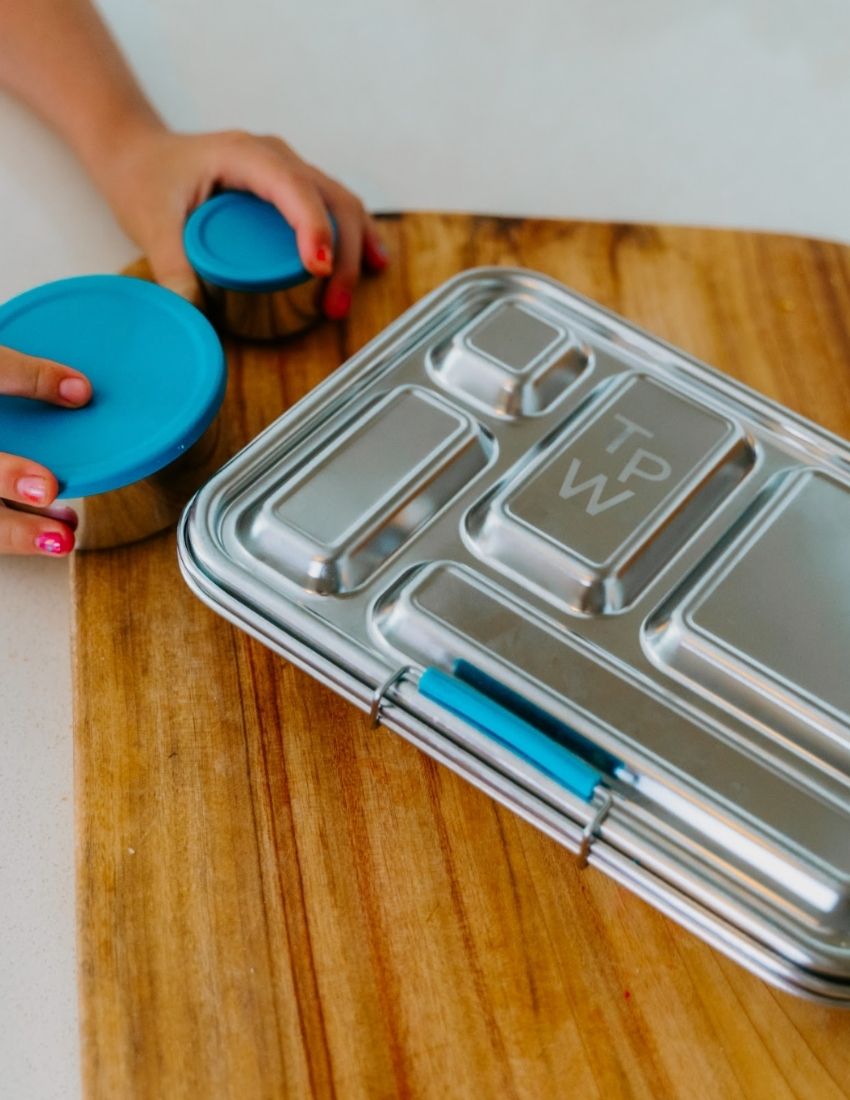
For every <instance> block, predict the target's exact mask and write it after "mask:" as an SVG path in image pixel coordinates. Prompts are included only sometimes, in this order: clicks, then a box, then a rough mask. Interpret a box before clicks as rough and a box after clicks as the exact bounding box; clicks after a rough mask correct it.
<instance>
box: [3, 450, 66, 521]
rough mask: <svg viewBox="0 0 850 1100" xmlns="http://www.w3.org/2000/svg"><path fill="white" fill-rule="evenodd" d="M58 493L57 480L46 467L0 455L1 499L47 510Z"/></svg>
mask: <svg viewBox="0 0 850 1100" xmlns="http://www.w3.org/2000/svg"><path fill="white" fill-rule="evenodd" d="M58 491H59V485H58V484H57V481H56V478H55V477H54V476H53V474H52V473H51V472H50V470H48V469H47V468H46V467H45V466H41V465H39V463H37V462H32V461H30V459H28V458H19V457H18V456H17V455H7V454H2V453H0V498H2V499H4V500H13V501H16V502H17V503H18V504H28V505H31V506H33V507H35V508H45V507H47V505H49V504H52V503H53V501H54V500H55V499H56V494H57V493H58Z"/></svg>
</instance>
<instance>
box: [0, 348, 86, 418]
mask: <svg viewBox="0 0 850 1100" xmlns="http://www.w3.org/2000/svg"><path fill="white" fill-rule="evenodd" d="M0 393H5V394H8V395H9V396H10V397H31V398H34V399H35V400H36V401H49V402H50V403H51V404H52V405H64V406H66V407H68V408H76V407H78V406H79V405H85V404H86V403H87V402H88V401H89V400H90V398H91V393H92V389H91V382H89V380H88V379H87V378H86V376H85V375H84V374H81V373H80V372H79V371H77V370H73V369H72V368H71V367H65V366H62V364H61V363H54V362H53V361H52V360H51V359H39V358H36V357H35V356H32V355H23V354H22V353H21V352H19V351H14V350H13V349H12V348H6V347H0Z"/></svg>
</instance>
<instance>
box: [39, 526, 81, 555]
mask: <svg viewBox="0 0 850 1100" xmlns="http://www.w3.org/2000/svg"><path fill="white" fill-rule="evenodd" d="M35 547H36V549H37V550H40V551H41V553H42V554H67V553H68V551H69V550H73V548H74V536H73V535H66V534H64V532H62V531H44V532H43V533H42V534H40V535H39V536H38V538H37V539H36V540H35Z"/></svg>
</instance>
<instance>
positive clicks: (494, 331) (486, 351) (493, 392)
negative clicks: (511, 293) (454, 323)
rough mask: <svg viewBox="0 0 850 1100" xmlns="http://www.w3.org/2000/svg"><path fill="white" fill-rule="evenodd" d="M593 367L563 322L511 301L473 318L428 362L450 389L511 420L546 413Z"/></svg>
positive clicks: (586, 352)
mask: <svg viewBox="0 0 850 1100" xmlns="http://www.w3.org/2000/svg"><path fill="white" fill-rule="evenodd" d="M588 365H589V353H588V351H587V349H586V348H582V347H580V346H579V345H578V344H577V343H576V341H575V339H574V337H573V336H572V334H571V333H570V331H569V330H568V329H567V328H565V327H564V326H563V324H562V323H561V324H558V323H557V322H556V321H554V320H553V319H552V318H551V317H547V316H545V315H544V314H542V313H541V312H540V311H539V309H538V310H534V309H533V308H530V307H529V305H528V304H527V303H523V302H522V301H521V300H511V299H510V298H506V299H503V300H500V301H497V302H495V303H494V304H493V305H492V306H491V307H490V308H489V309H485V310H484V311H483V312H482V313H480V314H478V313H476V314H474V315H473V319H472V322H471V324H469V325H467V326H466V327H465V328H462V329H461V330H460V331H459V332H456V333H454V334H452V335H451V336H450V337H449V338H448V339H447V340H446V341H445V342H444V343H442V344H440V345H437V346H436V347H435V348H434V351H433V352H432V353H431V354H430V355H429V360H428V367H429V370H430V372H431V374H432V376H433V377H434V378H435V379H436V381H437V382H438V383H439V384H440V385H441V386H443V387H444V388H445V389H446V390H448V391H449V392H454V393H456V394H458V395H460V396H462V397H463V398H464V400H466V401H468V402H469V403H470V404H472V405H475V406H477V407H478V408H480V409H482V410H483V411H485V412H489V413H493V414H496V415H497V416H504V417H506V418H514V417H519V416H534V415H535V414H540V413H543V412H545V411H546V410H547V409H549V408H551V406H552V405H554V404H555V403H556V402H557V401H559V400H560V399H561V398H562V397H563V396H564V395H565V394H566V392H567V390H568V389H569V388H570V386H571V385H572V384H573V382H574V381H576V379H577V378H578V377H579V376H580V375H581V374H582V373H583V372H584V371H585V369H586V368H587V367H588Z"/></svg>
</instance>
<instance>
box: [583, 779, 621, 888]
mask: <svg viewBox="0 0 850 1100" xmlns="http://www.w3.org/2000/svg"><path fill="white" fill-rule="evenodd" d="M613 805H614V799H613V798H612V797H611V792H610V791H606V790H605V789H604V788H603V790H602V797H601V801H600V803H599V806H598V807H597V808H596V813H595V814H594V815H593V817H592V818H591V819H590V821H588V823H587V824H586V825H585V827H584V828H583V829H582V831H581V843H580V844H579V848H578V868H579V870H580V871H583V870H584V869H585V867H586V866H587V861H588V857H589V855H590V849H591V847H592V845H593V842H594V840H595V839H596V837H597V835H598V833H599V830H600V828H601V827H602V822H603V821H604V820H605V818H606V817H607V816H608V812H609V810H610V809H611V807H612V806H613Z"/></svg>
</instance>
